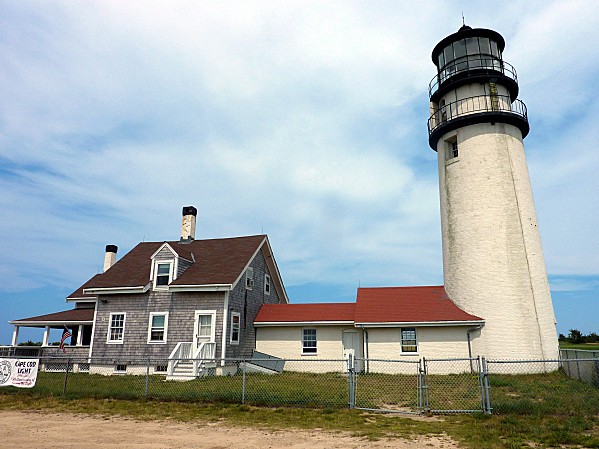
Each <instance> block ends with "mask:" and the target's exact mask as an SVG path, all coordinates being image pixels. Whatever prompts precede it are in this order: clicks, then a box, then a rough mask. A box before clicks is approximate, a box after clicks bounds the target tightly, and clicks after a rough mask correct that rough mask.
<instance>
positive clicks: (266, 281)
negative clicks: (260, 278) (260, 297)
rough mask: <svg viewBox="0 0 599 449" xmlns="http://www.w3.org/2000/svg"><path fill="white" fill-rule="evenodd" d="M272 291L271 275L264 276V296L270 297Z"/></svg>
mask: <svg viewBox="0 0 599 449" xmlns="http://www.w3.org/2000/svg"><path fill="white" fill-rule="evenodd" d="M270 289H271V285H270V275H269V274H264V294H265V295H269V296H270Z"/></svg>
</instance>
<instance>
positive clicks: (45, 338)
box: [42, 326, 50, 346]
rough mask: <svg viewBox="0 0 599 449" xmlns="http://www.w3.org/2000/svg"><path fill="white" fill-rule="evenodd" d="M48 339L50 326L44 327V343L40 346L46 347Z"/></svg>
mask: <svg viewBox="0 0 599 449" xmlns="http://www.w3.org/2000/svg"><path fill="white" fill-rule="evenodd" d="M49 338H50V326H46V328H45V329H44V341H43V342H42V346H48V339H49Z"/></svg>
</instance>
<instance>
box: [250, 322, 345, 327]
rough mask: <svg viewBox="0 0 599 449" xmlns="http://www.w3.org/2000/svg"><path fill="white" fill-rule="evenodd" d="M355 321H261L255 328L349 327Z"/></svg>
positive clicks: (255, 324) (255, 323)
mask: <svg viewBox="0 0 599 449" xmlns="http://www.w3.org/2000/svg"><path fill="white" fill-rule="evenodd" d="M353 324H354V322H353V321H261V322H257V321H255V322H254V327H261V326H264V327H266V326H348V325H350V326H351V325H353Z"/></svg>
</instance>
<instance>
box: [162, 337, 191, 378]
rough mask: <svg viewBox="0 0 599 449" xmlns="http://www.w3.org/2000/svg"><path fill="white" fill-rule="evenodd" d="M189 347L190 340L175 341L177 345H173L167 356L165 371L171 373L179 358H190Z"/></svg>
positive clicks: (170, 374)
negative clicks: (166, 368) (173, 347)
mask: <svg viewBox="0 0 599 449" xmlns="http://www.w3.org/2000/svg"><path fill="white" fill-rule="evenodd" d="M191 347H192V342H184V341H180V342H179V343H177V346H175V349H173V352H171V354H170V355H169V356H168V370H167V373H168V375H169V376H172V375H173V373H174V372H175V370H176V369H177V365H178V364H179V362H180V361H181V359H189V358H191Z"/></svg>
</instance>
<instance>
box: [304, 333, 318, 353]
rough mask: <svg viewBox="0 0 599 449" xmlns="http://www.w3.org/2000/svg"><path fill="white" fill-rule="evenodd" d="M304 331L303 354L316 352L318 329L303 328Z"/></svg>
mask: <svg viewBox="0 0 599 449" xmlns="http://www.w3.org/2000/svg"><path fill="white" fill-rule="evenodd" d="M302 332H303V333H302V354H316V329H303V330H302Z"/></svg>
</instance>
